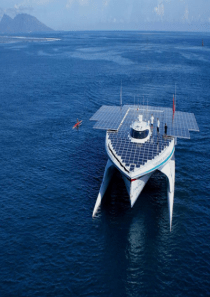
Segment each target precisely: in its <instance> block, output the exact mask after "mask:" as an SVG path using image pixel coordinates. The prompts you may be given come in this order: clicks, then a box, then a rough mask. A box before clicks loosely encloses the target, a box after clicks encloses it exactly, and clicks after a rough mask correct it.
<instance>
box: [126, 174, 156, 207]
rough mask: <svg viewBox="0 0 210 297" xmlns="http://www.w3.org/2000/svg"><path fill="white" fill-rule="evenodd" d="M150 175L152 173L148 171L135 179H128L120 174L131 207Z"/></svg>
mask: <svg viewBox="0 0 210 297" xmlns="http://www.w3.org/2000/svg"><path fill="white" fill-rule="evenodd" d="M151 175H152V173H149V174H146V175H144V176H142V177H140V178H138V179H136V180H129V179H127V177H126V176H125V175H123V174H122V178H123V180H124V182H125V186H126V189H127V192H128V195H129V197H130V203H131V207H133V205H134V203H135V202H136V200H137V198H138V197H139V195H140V194H141V192H142V190H143V188H144V186H145V185H146V183H147V182H148V180H149V178H150V176H151Z"/></svg>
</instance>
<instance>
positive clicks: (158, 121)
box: [157, 118, 160, 133]
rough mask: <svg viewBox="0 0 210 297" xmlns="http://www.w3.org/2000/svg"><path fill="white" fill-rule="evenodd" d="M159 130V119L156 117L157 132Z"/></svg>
mask: <svg viewBox="0 0 210 297" xmlns="http://www.w3.org/2000/svg"><path fill="white" fill-rule="evenodd" d="M159 131H160V121H159V119H158V118H157V132H158V133H159Z"/></svg>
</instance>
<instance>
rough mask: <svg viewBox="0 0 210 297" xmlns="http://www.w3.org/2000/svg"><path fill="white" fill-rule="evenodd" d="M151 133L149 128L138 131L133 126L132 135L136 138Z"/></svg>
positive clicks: (141, 137) (142, 137)
mask: <svg viewBox="0 0 210 297" xmlns="http://www.w3.org/2000/svg"><path fill="white" fill-rule="evenodd" d="M148 135H149V130H148V129H147V130H144V131H136V130H134V129H133V128H131V137H132V138H136V139H144V138H146V137H147V136H148Z"/></svg>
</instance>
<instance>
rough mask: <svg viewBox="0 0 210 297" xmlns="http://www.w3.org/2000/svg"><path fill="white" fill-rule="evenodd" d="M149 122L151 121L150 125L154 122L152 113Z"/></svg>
mask: <svg viewBox="0 0 210 297" xmlns="http://www.w3.org/2000/svg"><path fill="white" fill-rule="evenodd" d="M150 122H151V126H152V127H153V124H154V117H153V114H151V118H150Z"/></svg>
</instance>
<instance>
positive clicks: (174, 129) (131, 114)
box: [90, 105, 199, 138]
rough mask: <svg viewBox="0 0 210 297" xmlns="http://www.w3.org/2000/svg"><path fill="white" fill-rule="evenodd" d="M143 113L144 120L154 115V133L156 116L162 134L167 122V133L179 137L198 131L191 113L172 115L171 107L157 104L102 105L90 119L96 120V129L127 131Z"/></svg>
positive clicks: (177, 112) (186, 136) (185, 136)
mask: <svg viewBox="0 0 210 297" xmlns="http://www.w3.org/2000/svg"><path fill="white" fill-rule="evenodd" d="M140 114H141V115H143V120H144V121H149V120H150V118H151V114H153V116H154V128H153V129H154V133H157V132H156V126H157V118H159V120H160V134H162V135H163V134H164V126H165V123H166V124H167V135H169V136H173V137H179V138H190V133H189V130H191V131H199V128H198V125H197V122H196V119H195V116H194V114H193V113H187V112H181V111H176V112H175V114H174V116H173V110H172V108H165V107H159V106H143V105H140V106H133V105H124V106H123V107H122V108H121V107H119V106H105V105H103V106H102V107H101V108H100V109H99V110H98V111H97V112H96V113H95V114H94V115H93V116H92V117H91V119H90V120H93V121H97V122H96V124H95V125H94V128H96V129H102V130H115V131H127V132H129V130H130V125H131V123H132V122H133V121H135V120H137V118H138V115H140Z"/></svg>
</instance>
